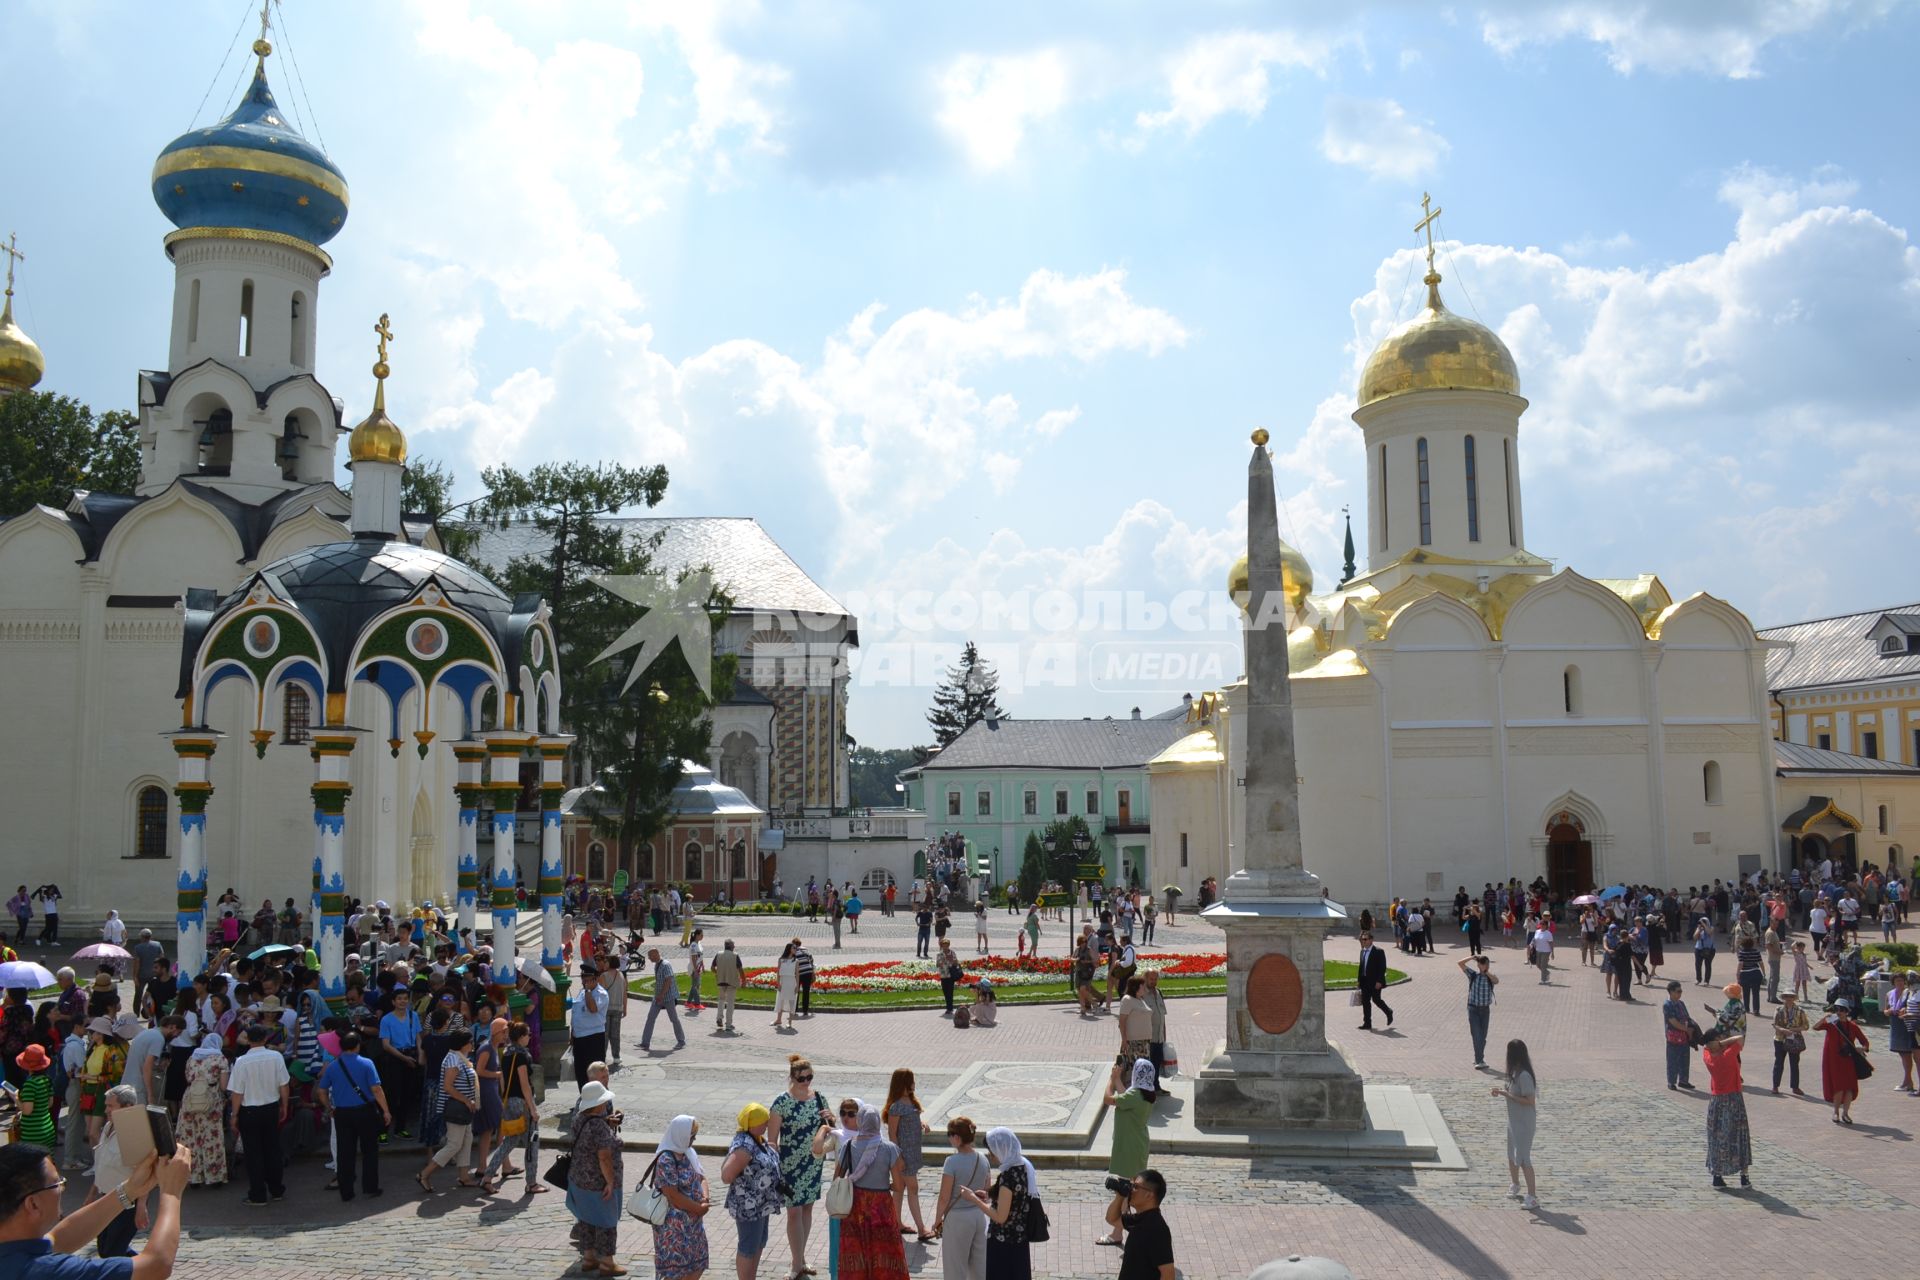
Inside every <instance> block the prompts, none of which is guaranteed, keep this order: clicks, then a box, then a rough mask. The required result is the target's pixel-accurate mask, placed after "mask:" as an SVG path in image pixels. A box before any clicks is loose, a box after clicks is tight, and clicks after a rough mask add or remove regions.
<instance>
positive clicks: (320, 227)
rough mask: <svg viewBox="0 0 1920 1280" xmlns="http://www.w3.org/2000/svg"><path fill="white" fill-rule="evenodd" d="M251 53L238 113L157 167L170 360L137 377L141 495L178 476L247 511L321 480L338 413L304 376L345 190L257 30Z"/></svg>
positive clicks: (172, 146)
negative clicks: (273, 72) (290, 119)
mask: <svg viewBox="0 0 1920 1280" xmlns="http://www.w3.org/2000/svg"><path fill="white" fill-rule="evenodd" d="M253 48H254V52H255V54H257V55H258V62H257V63H256V65H255V69H254V76H253V84H252V86H251V87H250V88H249V89H248V91H247V93H246V96H245V97H244V98H242V100H241V102H240V105H239V106H237V107H236V108H234V110H233V113H232V114H231V115H229V116H228V117H227V118H226V119H224V120H222V121H220V122H219V123H218V124H215V125H213V126H211V127H209V128H205V129H195V130H193V131H191V132H189V133H186V134H183V135H181V136H180V137H178V138H176V139H174V141H173V142H171V143H169V144H168V145H167V147H166V148H165V149H164V150H163V151H161V153H160V156H159V159H158V160H156V161H155V162H154V166H153V198H154V201H155V203H157V204H158V205H159V206H160V211H161V212H162V213H164V214H166V216H167V218H168V220H169V221H171V222H172V223H173V224H174V226H175V227H176V228H177V230H175V231H174V232H172V233H171V234H170V235H168V236H167V237H166V240H165V245H166V251H167V256H168V257H169V258H171V259H172V260H173V264H174V290H173V334H172V341H171V343H170V344H169V347H168V352H167V367H166V370H165V371H164V372H160V371H152V370H149V371H147V372H144V373H142V374H141V377H140V415H141V424H140V425H141V458H140V462H141V467H140V485H139V489H138V493H139V494H140V495H141V496H143V497H150V496H152V495H154V494H158V493H160V492H162V491H163V490H165V489H166V488H167V486H168V485H170V484H172V483H173V481H174V480H176V479H179V478H185V479H188V480H193V481H196V482H199V483H203V484H205V485H207V486H208V487H210V488H212V489H216V490H219V491H221V492H224V493H226V494H227V495H229V496H231V497H233V498H236V499H238V500H240V501H242V502H246V503H249V504H255V503H260V502H265V501H267V500H269V499H271V498H273V497H275V496H277V495H278V494H280V493H283V492H286V491H289V490H293V489H298V488H301V487H303V486H306V485H310V484H318V483H323V482H326V481H330V480H332V478H333V456H334V443H335V439H336V437H337V435H338V434H339V431H340V414H341V406H340V404H339V402H338V401H336V400H334V399H333V397H332V396H330V395H329V394H328V393H327V390H326V388H325V387H323V386H321V385H320V383H319V382H318V381H317V380H315V378H314V376H313V353H314V330H315V322H316V319H317V317H318V314H319V302H320V281H321V279H322V278H323V277H324V276H326V274H327V272H328V271H329V270H330V269H331V268H332V265H333V261H332V259H331V258H329V257H328V256H327V254H326V252H325V251H324V250H323V249H321V247H320V246H321V245H323V244H325V243H326V242H327V241H329V240H331V239H332V238H333V237H334V236H335V235H337V234H338V233H339V231H340V228H341V225H342V224H343V223H344V222H345V221H346V217H347V183H346V179H345V177H344V176H342V174H341V172H340V170H339V168H338V167H337V166H336V165H334V163H333V162H332V161H331V160H329V159H328V158H327V156H326V154H325V153H324V152H323V151H321V150H320V149H319V148H318V147H316V146H314V145H313V144H312V143H310V142H308V141H307V140H306V139H305V138H303V137H301V136H300V134H299V133H297V132H295V131H294V129H293V128H292V126H290V125H289V124H288V123H287V121H286V119H285V117H284V116H283V114H282V113H281V110H280V108H279V106H278V105H277V104H276V103H275V102H274V98H273V92H272V90H271V89H269V88H268V86H267V72H266V60H267V55H268V54H270V53H272V52H273V47H272V45H270V44H269V43H268V42H267V40H266V38H265V34H264V32H263V33H262V36H261V38H260V39H259V40H258V41H256V42H255V43H254V46H253Z"/></svg>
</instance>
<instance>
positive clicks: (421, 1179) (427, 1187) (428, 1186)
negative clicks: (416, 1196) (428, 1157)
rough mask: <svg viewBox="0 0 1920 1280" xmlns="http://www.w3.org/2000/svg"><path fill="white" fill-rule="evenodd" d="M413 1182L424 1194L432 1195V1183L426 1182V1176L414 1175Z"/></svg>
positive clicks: (421, 1174) (422, 1174)
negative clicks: (417, 1184)
mask: <svg viewBox="0 0 1920 1280" xmlns="http://www.w3.org/2000/svg"><path fill="white" fill-rule="evenodd" d="M413 1180H414V1181H415V1182H417V1183H419V1184H420V1189H421V1190H422V1191H424V1192H426V1193H427V1194H428V1195H432V1194H433V1183H431V1182H429V1181H428V1180H427V1175H426V1174H424V1173H416V1174H414V1175H413Z"/></svg>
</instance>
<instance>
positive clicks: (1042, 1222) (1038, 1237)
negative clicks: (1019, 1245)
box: [1027, 1192, 1053, 1244]
mask: <svg viewBox="0 0 1920 1280" xmlns="http://www.w3.org/2000/svg"><path fill="white" fill-rule="evenodd" d="M1052 1238H1053V1224H1052V1223H1050V1222H1048V1221H1047V1206H1045V1205H1044V1204H1041V1203H1040V1197H1039V1196H1037V1195H1034V1194H1033V1193H1032V1192H1029V1193H1028V1194H1027V1243H1028V1244H1045V1243H1046V1242H1047V1241H1048V1240H1051V1239H1052Z"/></svg>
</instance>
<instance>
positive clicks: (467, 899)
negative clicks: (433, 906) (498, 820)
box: [453, 742, 492, 931]
mask: <svg viewBox="0 0 1920 1280" xmlns="http://www.w3.org/2000/svg"><path fill="white" fill-rule="evenodd" d="M453 758H454V761H455V762H456V767H457V768H458V770H459V781H458V782H456V783H454V786H453V790H454V794H455V795H457V796H459V797H460V868H459V881H458V884H459V898H458V903H459V908H458V909H459V917H460V928H462V929H465V930H468V931H471V930H472V929H473V927H474V921H475V918H476V917H477V915H478V913H479V901H480V801H481V800H483V799H484V798H485V797H486V794H487V787H486V783H485V781H484V780H483V779H482V776H481V775H482V773H483V772H484V771H485V769H486V760H487V747H486V744H485V743H484V742H456V743H454V744H453ZM488 897H489V898H491V897H492V895H491V894H489V895H488Z"/></svg>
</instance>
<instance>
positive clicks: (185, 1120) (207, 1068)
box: [175, 1031, 227, 1187]
mask: <svg viewBox="0 0 1920 1280" xmlns="http://www.w3.org/2000/svg"><path fill="white" fill-rule="evenodd" d="M220 1043H221V1042H220V1037H219V1036H217V1035H215V1034H214V1033H213V1032H211V1031H209V1032H207V1033H206V1034H205V1035H203V1036H201V1037H200V1044H199V1046H198V1047H197V1048H195V1049H194V1050H193V1052H192V1053H190V1054H188V1055H187V1065H186V1087H185V1088H184V1089H183V1090H182V1091H181V1094H180V1123H179V1124H178V1125H177V1126H175V1128H176V1136H177V1137H178V1138H179V1140H180V1144H181V1145H182V1146H184V1147H186V1149H187V1150H188V1151H191V1152H192V1153H193V1173H192V1174H191V1175H190V1176H189V1178H188V1181H189V1182H190V1183H191V1185H193V1186H196V1187H200V1186H205V1187H218V1186H221V1185H224V1184H225V1182H226V1180H227V1139H226V1132H225V1128H224V1126H223V1125H222V1123H221V1121H222V1118H223V1117H224V1116H225V1114H226V1109H227V1055H226V1054H224V1053H222V1052H221V1048H220Z"/></svg>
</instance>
